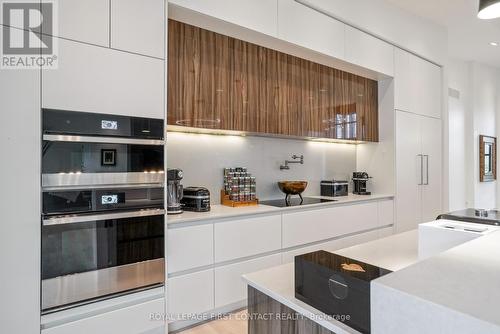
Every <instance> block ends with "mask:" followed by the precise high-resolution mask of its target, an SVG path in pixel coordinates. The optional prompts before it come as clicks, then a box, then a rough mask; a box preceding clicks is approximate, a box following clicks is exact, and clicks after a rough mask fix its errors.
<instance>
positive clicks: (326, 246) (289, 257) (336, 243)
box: [282, 239, 343, 263]
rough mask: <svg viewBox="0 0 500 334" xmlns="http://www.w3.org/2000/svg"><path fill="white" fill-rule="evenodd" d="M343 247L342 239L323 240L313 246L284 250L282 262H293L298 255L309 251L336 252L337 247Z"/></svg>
mask: <svg viewBox="0 0 500 334" xmlns="http://www.w3.org/2000/svg"><path fill="white" fill-rule="evenodd" d="M341 248H343V242H342V239H335V240H332V241H328V242H323V243H320V244H316V245H312V246H307V247H302V248H297V249H294V250H291V251H288V252H283V253H282V262H283V263H290V262H293V261H294V259H295V257H296V256H297V255H301V254H307V253H311V252H316V251H319V250H326V251H329V252H334V251H336V250H337V249H341Z"/></svg>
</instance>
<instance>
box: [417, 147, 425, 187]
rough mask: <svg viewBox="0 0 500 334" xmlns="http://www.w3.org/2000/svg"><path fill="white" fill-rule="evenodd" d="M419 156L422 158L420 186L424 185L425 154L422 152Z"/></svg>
mask: <svg viewBox="0 0 500 334" xmlns="http://www.w3.org/2000/svg"><path fill="white" fill-rule="evenodd" d="M417 157H419V158H420V183H418V185H419V186H422V185H424V156H423V155H422V154H417Z"/></svg>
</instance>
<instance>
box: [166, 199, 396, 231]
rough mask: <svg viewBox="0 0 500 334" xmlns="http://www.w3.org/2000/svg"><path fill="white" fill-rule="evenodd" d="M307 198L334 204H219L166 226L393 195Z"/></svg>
mask: <svg viewBox="0 0 500 334" xmlns="http://www.w3.org/2000/svg"><path fill="white" fill-rule="evenodd" d="M307 197H311V198H320V199H333V200H335V202H324V203H318V204H309V205H304V206H292V207H284V208H278V207H274V206H269V205H260V204H259V205H255V206H246V207H238V208H232V207H228V206H224V205H220V204H215V205H212V206H211V210H210V211H209V212H189V211H185V212H183V213H181V214H177V215H168V216H167V224H180V223H190V222H197V221H204V220H214V219H224V218H232V217H238V216H250V215H258V214H265V213H281V212H284V211H287V212H288V211H301V210H310V209H314V208H321V207H328V206H335V205H342V204H348V203H357V202H366V201H373V200H379V199H385V198H393V197H394V195H388V194H372V195H366V196H365V195H354V194H349V195H348V196H342V197H325V196H307Z"/></svg>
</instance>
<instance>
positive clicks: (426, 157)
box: [424, 154, 429, 186]
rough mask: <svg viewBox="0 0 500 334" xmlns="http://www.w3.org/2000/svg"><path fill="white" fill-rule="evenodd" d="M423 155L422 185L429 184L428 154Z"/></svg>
mask: <svg viewBox="0 0 500 334" xmlns="http://www.w3.org/2000/svg"><path fill="white" fill-rule="evenodd" d="M424 157H425V169H426V170H425V183H424V185H426V186H428V185H429V156H428V155H427V154H426V155H424Z"/></svg>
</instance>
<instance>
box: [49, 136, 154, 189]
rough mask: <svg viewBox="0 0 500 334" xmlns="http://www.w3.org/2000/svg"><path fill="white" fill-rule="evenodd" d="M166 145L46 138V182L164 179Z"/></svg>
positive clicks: (51, 184) (78, 183)
mask: <svg viewBox="0 0 500 334" xmlns="http://www.w3.org/2000/svg"><path fill="white" fill-rule="evenodd" d="M163 154H164V151H163V145H137V144H116V143H91V142H78V141H77V142H70V141H50V140H44V141H43V147H42V174H43V175H42V186H43V187H58V186H84V185H99V184H134V183H161V182H163V173H164V171H163V165H164V159H163Z"/></svg>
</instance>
